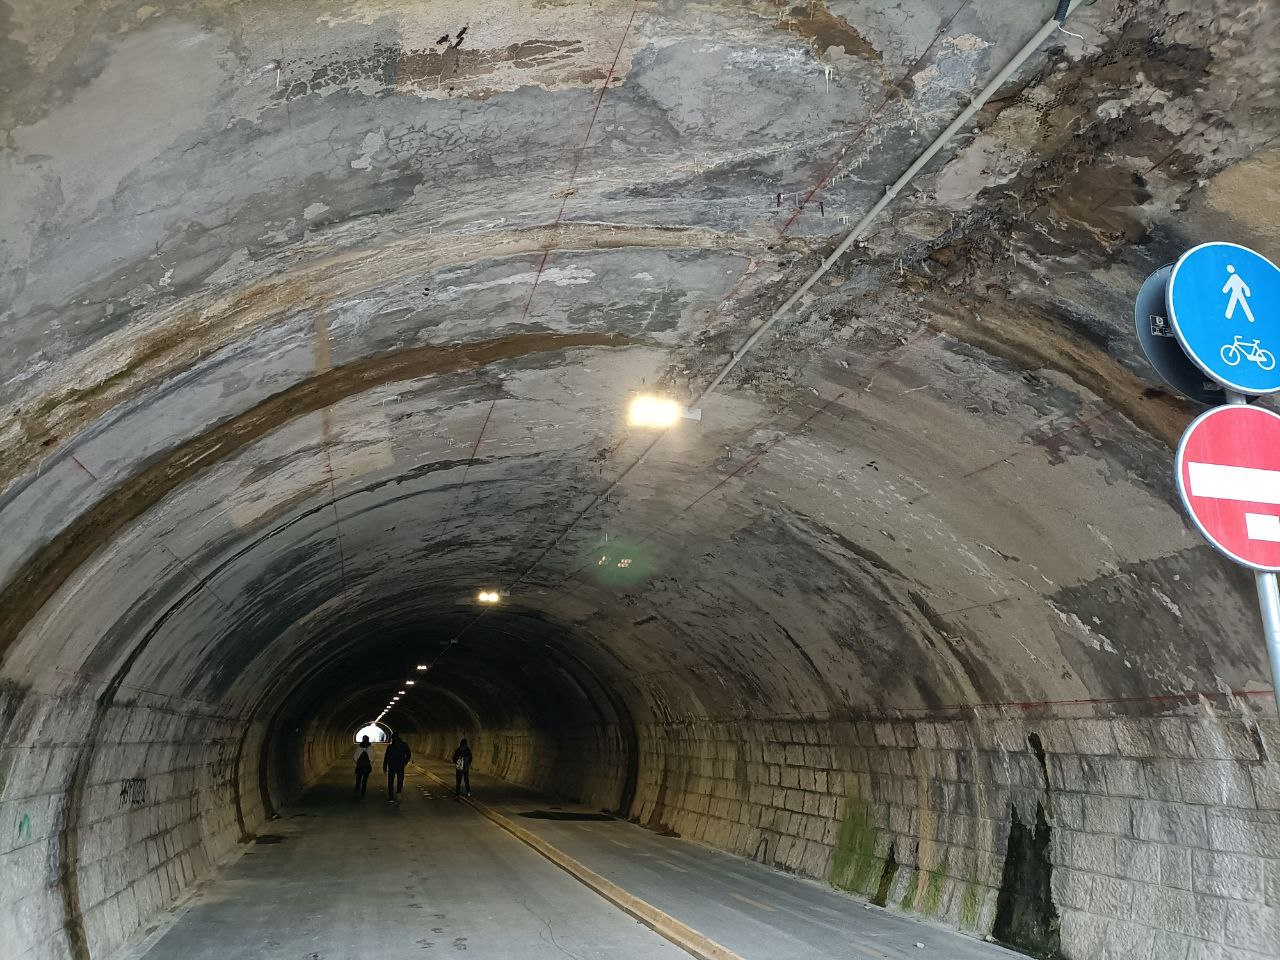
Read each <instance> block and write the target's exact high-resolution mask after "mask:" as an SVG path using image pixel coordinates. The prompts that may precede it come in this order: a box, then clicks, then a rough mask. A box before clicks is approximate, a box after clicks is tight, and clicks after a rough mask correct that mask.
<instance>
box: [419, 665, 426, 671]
mask: <svg viewBox="0 0 1280 960" xmlns="http://www.w3.org/2000/svg"><path fill="white" fill-rule="evenodd" d="M418 669H419V670H425V669H427V665H426V664H425V663H420V664H418Z"/></svg>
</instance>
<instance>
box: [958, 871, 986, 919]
mask: <svg viewBox="0 0 1280 960" xmlns="http://www.w3.org/2000/svg"><path fill="white" fill-rule="evenodd" d="M981 910H982V894H981V893H979V892H978V885H977V884H976V883H974V882H973V881H972V880H968V881H966V882H965V885H964V891H963V893H961V895H960V929H961V930H970V931H973V930H977V929H978V917H979V914H980V912H981Z"/></svg>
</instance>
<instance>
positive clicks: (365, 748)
mask: <svg viewBox="0 0 1280 960" xmlns="http://www.w3.org/2000/svg"><path fill="white" fill-rule="evenodd" d="M355 759H356V799H357V800H364V791H365V788H366V787H368V786H369V774H371V773H373V758H372V757H370V756H369V738H368V737H361V738H360V746H358V747H356V757H355Z"/></svg>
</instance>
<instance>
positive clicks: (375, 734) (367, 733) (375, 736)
mask: <svg viewBox="0 0 1280 960" xmlns="http://www.w3.org/2000/svg"><path fill="white" fill-rule="evenodd" d="M365 737H368V738H369V742H370V743H386V742H387V730H386V728H385V727H383V726H382V725H381V724H379V723H369V724H366V725H365V726H363V727H361V728H360V729H359V730H357V731H356V739H355V742H356V743H360V742H362V741H363V740H364V738H365Z"/></svg>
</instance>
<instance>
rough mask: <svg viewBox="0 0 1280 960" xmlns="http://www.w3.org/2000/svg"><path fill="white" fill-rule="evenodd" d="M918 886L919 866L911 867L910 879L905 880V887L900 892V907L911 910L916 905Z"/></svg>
mask: <svg viewBox="0 0 1280 960" xmlns="http://www.w3.org/2000/svg"><path fill="white" fill-rule="evenodd" d="M919 888H920V868H919V867H912V868H911V879H910V880H908V881H907V889H906V891H905V892H904V893H903V894H902V909H903V910H905V911H907V912H908V913H910V912H911V910H913V909H914V908H915V905H916V891H917V890H918V889H919Z"/></svg>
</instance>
